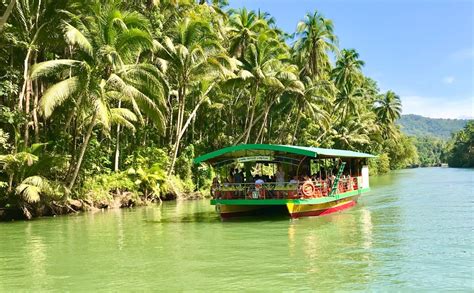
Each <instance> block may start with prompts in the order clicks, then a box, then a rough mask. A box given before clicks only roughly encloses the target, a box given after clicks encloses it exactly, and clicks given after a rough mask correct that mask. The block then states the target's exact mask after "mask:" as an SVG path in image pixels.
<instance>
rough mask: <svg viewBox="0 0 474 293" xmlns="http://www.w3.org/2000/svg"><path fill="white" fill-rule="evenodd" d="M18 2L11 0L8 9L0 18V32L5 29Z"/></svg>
mask: <svg viewBox="0 0 474 293" xmlns="http://www.w3.org/2000/svg"><path fill="white" fill-rule="evenodd" d="M15 3H16V0H11V1H10V4H8V6H7V9H6V10H5V12H4V13H3V16H2V17H0V31H1V30H2V29H3V26H4V25H5V23H7V20H8V17H10V14H11V13H12V11H13V7H14V6H15Z"/></svg>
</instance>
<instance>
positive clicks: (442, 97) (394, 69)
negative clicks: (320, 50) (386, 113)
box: [230, 0, 474, 118]
mask: <svg viewBox="0 0 474 293" xmlns="http://www.w3.org/2000/svg"><path fill="white" fill-rule="evenodd" d="M230 7H232V8H240V7H247V8H248V9H254V10H257V9H260V10H262V11H267V12H269V13H270V14H271V15H272V16H273V17H274V18H275V19H276V22H277V25H278V26H279V27H280V28H282V29H283V30H285V31H286V32H289V33H292V32H294V31H295V29H296V25H297V23H298V21H300V20H301V19H303V17H304V15H305V14H306V13H307V12H312V11H314V10H315V9H317V10H319V11H320V12H321V13H322V14H323V15H324V16H325V17H327V18H330V19H332V20H333V22H334V26H335V33H336V34H337V35H338V37H339V46H340V48H354V49H356V50H357V51H358V52H359V54H360V57H361V59H362V60H364V61H365V63H366V65H365V67H364V73H365V74H366V75H367V76H370V77H372V78H373V79H375V80H376V81H377V82H378V84H379V87H380V88H381V89H382V90H384V91H386V90H389V89H391V90H393V91H395V92H396V93H397V94H398V95H399V96H400V97H401V98H402V102H403V113H404V114H420V115H423V116H428V117H433V118H466V117H471V118H472V117H474V85H473V83H474V73H473V71H474V41H473V38H474V32H473V26H474V23H473V17H474V16H473V15H474V1H471V0H451V1H448V0H446V1H439V0H434V1H428V0H412V1H408V0H398V1H395V0H385V1H383V0H380V1H376V0H363V1H356V0H346V1H342V0H316V1H315V0H313V1H311V0H294V1H291V0H286V1H285V0H242V1H236V0H231V1H230Z"/></svg>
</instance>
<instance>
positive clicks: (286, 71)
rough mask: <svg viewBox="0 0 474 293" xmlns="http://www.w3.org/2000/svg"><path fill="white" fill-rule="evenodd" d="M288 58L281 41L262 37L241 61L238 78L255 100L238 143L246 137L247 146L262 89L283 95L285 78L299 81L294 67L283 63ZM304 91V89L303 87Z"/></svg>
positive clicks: (252, 100)
mask: <svg viewBox="0 0 474 293" xmlns="http://www.w3.org/2000/svg"><path fill="white" fill-rule="evenodd" d="M287 56H288V51H287V48H286V47H285V45H284V44H282V43H281V42H280V41H279V40H275V39H273V38H269V37H268V36H267V35H265V34H262V35H260V36H259V37H258V39H257V41H256V42H255V43H252V44H250V45H249V47H248V48H247V51H246V52H245V56H244V59H243V60H242V62H243V65H242V69H241V70H240V71H239V73H238V79H239V80H241V81H243V82H244V83H245V84H247V85H249V87H250V93H251V95H252V97H251V98H250V101H249V103H248V106H250V107H248V106H247V107H248V108H247V109H248V110H249V112H248V115H247V116H246V121H245V126H244V132H243V134H242V136H241V137H240V138H238V139H237V140H236V142H235V143H239V142H240V140H241V139H242V138H243V139H244V143H247V142H248V141H249V138H250V134H251V132H252V129H253V127H254V126H255V123H256V120H255V113H256V109H257V105H258V104H259V102H260V99H261V95H260V94H259V93H260V90H261V88H262V87H263V88H265V89H267V90H268V89H271V90H279V91H280V92H282V91H283V90H284V89H285V86H284V85H283V83H282V80H283V79H296V78H297V77H296V75H295V73H296V72H295V70H293V69H295V67H292V66H284V65H283V63H282V61H283V60H284V59H286V58H287ZM300 88H301V89H302V88H303V86H300Z"/></svg>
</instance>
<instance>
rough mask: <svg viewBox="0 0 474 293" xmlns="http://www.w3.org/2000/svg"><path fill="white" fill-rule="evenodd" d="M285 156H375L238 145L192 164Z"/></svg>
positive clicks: (292, 147) (332, 150)
mask: <svg viewBox="0 0 474 293" xmlns="http://www.w3.org/2000/svg"><path fill="white" fill-rule="evenodd" d="M275 154H280V155H282V154H286V155H296V156H300V157H301V156H306V157H311V158H316V157H320V158H373V157H375V156H373V155H371V154H366V153H360V152H354V151H347V150H338V149H323V148H317V147H304V146H294V145H278V144H239V145H235V146H230V147H226V148H223V149H220V150H217V151H214V152H210V153H208V154H205V155H202V156H200V157H197V158H195V159H194V163H196V164H198V163H201V162H208V161H209V162H211V163H212V162H215V161H217V160H226V159H227V160H229V159H236V158H240V157H244V156H248V155H254V156H258V155H275Z"/></svg>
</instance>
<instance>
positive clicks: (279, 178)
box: [275, 165, 285, 183]
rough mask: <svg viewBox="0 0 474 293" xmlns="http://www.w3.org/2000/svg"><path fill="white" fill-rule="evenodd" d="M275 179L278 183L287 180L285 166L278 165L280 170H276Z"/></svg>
mask: <svg viewBox="0 0 474 293" xmlns="http://www.w3.org/2000/svg"><path fill="white" fill-rule="evenodd" d="M275 179H276V180H275V181H276V182H277V183H283V182H285V171H283V167H282V166H281V165H279V166H278V170H277V171H276V172H275Z"/></svg>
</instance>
